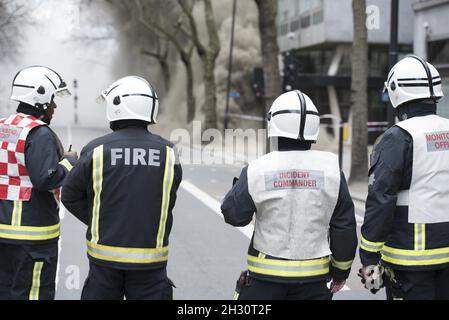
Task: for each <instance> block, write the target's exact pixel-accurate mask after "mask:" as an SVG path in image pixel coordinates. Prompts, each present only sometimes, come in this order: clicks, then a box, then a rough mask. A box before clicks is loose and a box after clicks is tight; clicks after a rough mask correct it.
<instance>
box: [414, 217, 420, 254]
mask: <svg viewBox="0 0 449 320" xmlns="http://www.w3.org/2000/svg"><path fill="white" fill-rule="evenodd" d="M414 229H415V235H414V242H415V250H418V249H419V248H418V247H419V241H418V237H419V232H418V230H419V228H418V224H417V223H415V224H414Z"/></svg>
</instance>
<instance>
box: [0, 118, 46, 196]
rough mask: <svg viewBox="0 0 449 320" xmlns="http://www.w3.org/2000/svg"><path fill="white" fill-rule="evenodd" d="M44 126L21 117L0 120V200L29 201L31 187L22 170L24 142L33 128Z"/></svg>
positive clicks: (25, 173) (35, 120) (25, 170)
mask: <svg viewBox="0 0 449 320" xmlns="http://www.w3.org/2000/svg"><path fill="white" fill-rule="evenodd" d="M44 125H47V124H46V123H45V122H42V121H40V120H38V119H37V118H35V117H33V116H30V115H26V114H23V113H18V114H14V115H11V116H10V117H8V118H5V119H1V120H0V199H2V200H11V201H18V200H20V201H29V200H30V198H31V192H32V190H33V184H32V183H31V180H30V177H29V176H28V171H27V169H26V168H25V142H26V138H27V136H28V134H29V133H30V131H31V130H32V129H33V128H36V127H38V126H44Z"/></svg>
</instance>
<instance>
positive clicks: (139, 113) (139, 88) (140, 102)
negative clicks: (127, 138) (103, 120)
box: [97, 76, 159, 124]
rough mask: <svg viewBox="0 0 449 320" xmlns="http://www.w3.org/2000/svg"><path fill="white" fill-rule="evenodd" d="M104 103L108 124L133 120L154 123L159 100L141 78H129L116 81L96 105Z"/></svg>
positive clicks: (151, 88) (99, 98)
mask: <svg viewBox="0 0 449 320" xmlns="http://www.w3.org/2000/svg"><path fill="white" fill-rule="evenodd" d="M105 101H106V103H107V117H108V120H109V122H113V121H118V120H133V119H134V120H143V121H147V122H149V123H151V124H154V123H156V118H157V114H158V111H159V100H158V97H157V94H156V91H154V89H153V87H152V86H151V84H150V83H149V82H148V81H146V80H145V79H143V78H140V77H136V76H129V77H125V78H122V79H120V80H117V81H116V82H114V83H113V84H111V86H110V87H109V88H108V89H106V90H104V91H103V92H102V93H101V95H100V96H99V97H98V99H97V102H98V103H102V102H105Z"/></svg>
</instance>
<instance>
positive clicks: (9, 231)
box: [0, 66, 76, 300]
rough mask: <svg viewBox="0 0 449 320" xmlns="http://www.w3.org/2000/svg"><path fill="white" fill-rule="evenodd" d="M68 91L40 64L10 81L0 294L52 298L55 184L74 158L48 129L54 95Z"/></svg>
mask: <svg viewBox="0 0 449 320" xmlns="http://www.w3.org/2000/svg"><path fill="white" fill-rule="evenodd" d="M67 95H70V92H69V90H68V88H67V85H66V83H65V82H64V80H63V79H62V78H61V76H60V75H59V74H58V73H56V72H55V71H53V70H51V69H49V68H47V67H41V66H33V67H29V68H25V69H23V70H21V71H20V72H19V73H17V75H16V76H15V78H14V80H13V83H12V94H11V100H13V101H17V102H19V106H18V108H17V113H16V114H13V115H11V116H9V117H7V118H4V119H1V120H0V299H14V300H18V299H20V300H27V299H29V300H38V299H42V300H44V299H45V300H52V299H54V296H55V278H56V267H57V260H58V239H59V233H60V231H59V209H58V206H59V205H58V202H57V201H58V199H56V198H57V197H58V195H59V188H60V186H61V185H62V183H63V181H64V179H65V178H66V176H67V174H68V172H69V171H70V169H71V168H72V164H73V163H74V161H75V160H76V159H75V158H76V154H75V153H73V152H72V153H65V152H64V148H63V147H62V145H61V142H60V141H59V139H58V137H57V136H56V134H55V133H54V132H53V131H52V130H51V129H50V128H49V126H48V125H49V124H50V121H51V120H52V117H53V114H54V110H55V109H56V107H57V106H56V103H55V100H54V99H55V97H61V96H67Z"/></svg>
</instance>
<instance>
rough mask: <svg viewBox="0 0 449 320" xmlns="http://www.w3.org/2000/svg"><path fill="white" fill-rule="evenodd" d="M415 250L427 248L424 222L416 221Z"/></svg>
mask: <svg viewBox="0 0 449 320" xmlns="http://www.w3.org/2000/svg"><path fill="white" fill-rule="evenodd" d="M414 229H415V237H414V243H415V246H414V248H415V250H425V249H426V225H425V224H423V223H419V224H418V223H415V225H414Z"/></svg>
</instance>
